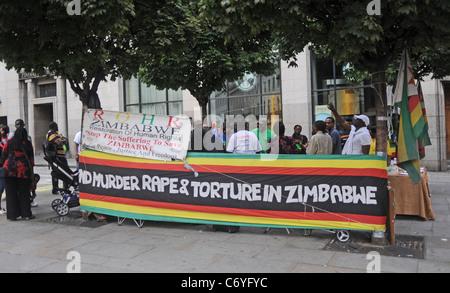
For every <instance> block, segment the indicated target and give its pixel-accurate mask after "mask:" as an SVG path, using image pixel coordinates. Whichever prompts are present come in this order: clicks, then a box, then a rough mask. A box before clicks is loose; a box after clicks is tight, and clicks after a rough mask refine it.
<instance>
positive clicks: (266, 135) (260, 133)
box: [251, 115, 275, 154]
mask: <svg viewBox="0 0 450 293" xmlns="http://www.w3.org/2000/svg"><path fill="white" fill-rule="evenodd" d="M251 132H253V133H254V134H255V135H256V137H257V138H258V140H259V143H260V145H261V147H262V151H261V153H263V154H265V153H266V149H267V142H268V141H269V140H270V139H271V138H272V137H275V133H274V132H273V131H272V130H271V129H270V128H268V127H267V117H266V116H265V115H261V116H260V117H259V119H258V124H257V128H255V129H253V130H252V131H251Z"/></svg>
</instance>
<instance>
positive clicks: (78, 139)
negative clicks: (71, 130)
mask: <svg viewBox="0 0 450 293" xmlns="http://www.w3.org/2000/svg"><path fill="white" fill-rule="evenodd" d="M73 144H74V150H75V161H76V162H77V163H76V165H77V170H78V169H79V168H80V162H79V157H80V152H81V131H78V132H77V134H75V137H74V138H73Z"/></svg>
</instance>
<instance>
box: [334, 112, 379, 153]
mask: <svg viewBox="0 0 450 293" xmlns="http://www.w3.org/2000/svg"><path fill="white" fill-rule="evenodd" d="M328 109H330V110H331V112H333V114H334V117H335V118H336V121H337V122H338V123H339V124H340V125H341V126H342V127H343V128H344V129H345V130H346V131H350V134H349V136H348V139H347V142H346V143H345V145H344V148H343V149H342V154H343V155H362V154H364V155H367V154H369V151H370V143H371V137H370V132H369V129H367V126H369V125H370V120H369V117H367V116H366V115H354V116H353V119H354V123H353V125H350V124H348V123H346V122H345V121H344V119H342V117H341V116H340V115H339V113H338V112H337V111H336V109H335V108H334V105H333V103H329V104H328Z"/></svg>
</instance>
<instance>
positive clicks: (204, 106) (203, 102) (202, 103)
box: [198, 98, 208, 123]
mask: <svg viewBox="0 0 450 293" xmlns="http://www.w3.org/2000/svg"><path fill="white" fill-rule="evenodd" d="M198 103H199V105H200V107H201V109H202V123H206V122H207V121H206V116H207V115H208V99H205V98H200V99H198Z"/></svg>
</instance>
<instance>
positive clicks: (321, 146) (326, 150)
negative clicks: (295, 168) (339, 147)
mask: <svg viewBox="0 0 450 293" xmlns="http://www.w3.org/2000/svg"><path fill="white" fill-rule="evenodd" d="M313 127H314V130H315V134H314V135H313V136H312V137H311V139H310V140H309V143H308V148H307V149H306V154H308V155H318V154H321V155H331V152H332V150H333V143H332V141H331V136H329V135H328V134H327V132H326V128H327V125H326V124H325V121H323V120H318V121H316V122H314V126H313Z"/></svg>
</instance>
